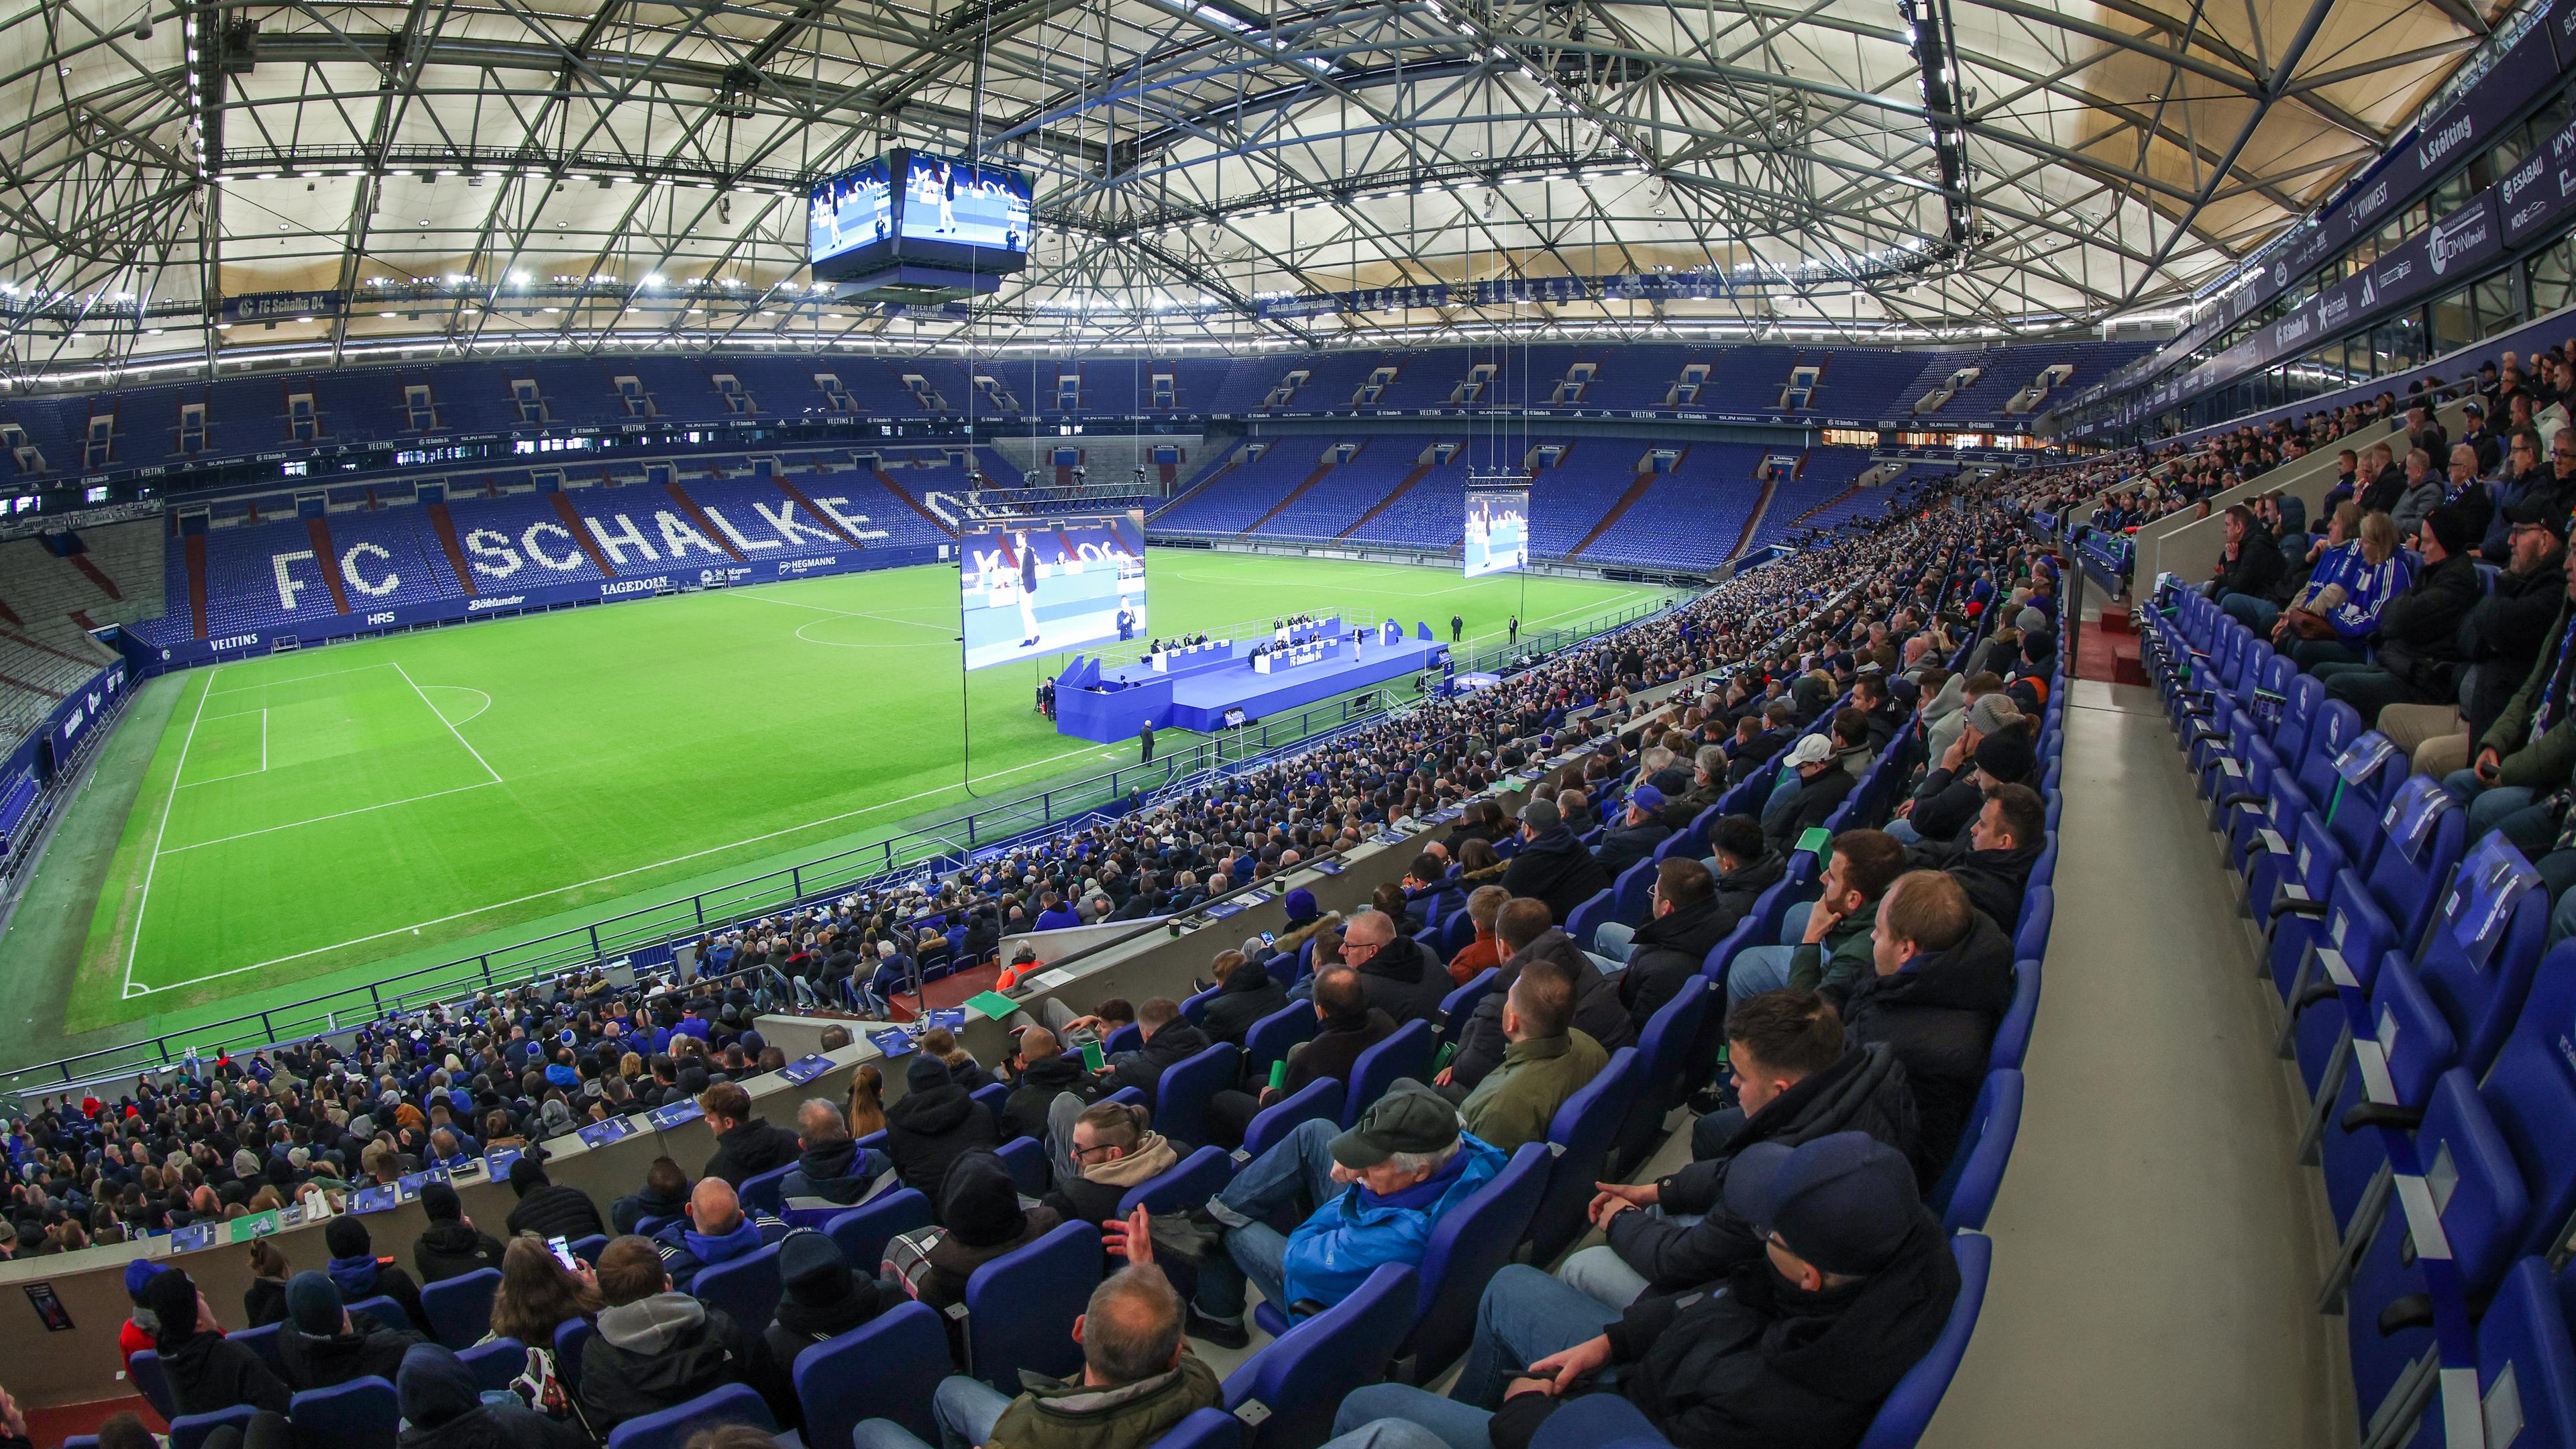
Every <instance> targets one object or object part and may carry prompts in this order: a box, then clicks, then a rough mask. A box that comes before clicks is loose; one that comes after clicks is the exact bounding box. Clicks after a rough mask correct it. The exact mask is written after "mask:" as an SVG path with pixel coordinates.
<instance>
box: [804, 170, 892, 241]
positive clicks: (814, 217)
mask: <svg viewBox="0 0 2576 1449" xmlns="http://www.w3.org/2000/svg"><path fill="white" fill-rule="evenodd" d="M893 240H894V179H893V168H892V167H891V165H890V164H889V162H888V158H886V157H884V156H879V157H878V158H877V159H875V160H874V161H870V162H869V163H867V164H866V165H864V166H859V167H854V168H852V169H851V170H848V171H844V172H842V173H841V174H840V175H838V176H835V177H833V178H831V179H830V180H828V181H825V182H823V183H821V184H820V185H817V186H816V187H815V188H814V190H813V192H812V194H811V195H810V196H809V197H808V198H807V208H806V217H805V242H806V255H807V259H808V260H810V261H811V262H812V263H813V264H814V266H815V267H816V268H818V269H822V268H826V267H828V266H829V265H830V264H831V263H833V262H834V261H836V260H839V259H842V258H845V257H847V256H849V254H850V253H852V252H855V251H857V250H858V249H859V248H861V247H864V246H872V245H875V244H877V243H880V242H883V243H889V244H890V243H892V242H893ZM886 250H887V252H888V253H891V251H892V250H893V248H892V247H891V245H889V246H888V247H887V248H886Z"/></svg>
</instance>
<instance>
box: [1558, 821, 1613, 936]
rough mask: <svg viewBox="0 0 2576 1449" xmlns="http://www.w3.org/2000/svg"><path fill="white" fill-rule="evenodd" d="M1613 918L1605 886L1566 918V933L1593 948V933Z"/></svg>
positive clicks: (1607, 889)
mask: <svg viewBox="0 0 2576 1449" xmlns="http://www.w3.org/2000/svg"><path fill="white" fill-rule="evenodd" d="M1587 843H1588V842H1587ZM1611 919H1613V916H1612V913H1611V909H1610V891H1609V888H1608V887H1606V886H1605V887H1603V888H1602V889H1601V890H1599V891H1596V892H1594V893H1593V895H1592V898H1591V899H1589V900H1587V901H1585V902H1584V903H1583V904H1581V905H1579V906H1576V907H1575V908H1574V912H1573V914H1571V915H1569V916H1567V917H1566V918H1565V934H1566V935H1568V936H1570V937H1572V938H1573V940H1574V944H1575V945H1577V946H1580V947H1582V948H1583V949H1585V950H1587V951H1588V950H1590V949H1592V933H1593V932H1594V931H1595V930H1597V929H1599V927H1600V925H1601V923H1602V922H1603V921H1607V920H1611Z"/></svg>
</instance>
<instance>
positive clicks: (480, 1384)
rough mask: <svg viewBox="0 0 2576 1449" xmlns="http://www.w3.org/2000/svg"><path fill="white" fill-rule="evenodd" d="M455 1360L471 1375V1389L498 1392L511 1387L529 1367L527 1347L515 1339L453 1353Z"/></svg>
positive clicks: (497, 1341)
mask: <svg viewBox="0 0 2576 1449" xmlns="http://www.w3.org/2000/svg"><path fill="white" fill-rule="evenodd" d="M456 1361H457V1362H459V1363H461V1364H463V1365H465V1371H466V1372H467V1373H470V1374H472V1375H474V1387H476V1388H478V1389H481V1390H482V1391H483V1392H485V1393H487V1394H488V1393H497V1392H499V1391H500V1390H502V1389H506V1388H508V1387H509V1386H510V1381H511V1380H512V1379H515V1378H517V1377H518V1376H519V1374H520V1372H521V1371H522V1370H524V1369H526V1368H527V1366H528V1346H527V1345H526V1344H524V1343H521V1342H519V1341H518V1340H517V1339H515V1338H496V1339H493V1340H492V1341H490V1342H489V1343H478V1344H476V1345H474V1346H473V1347H471V1348H461V1349H458V1350H457V1351H456Z"/></svg>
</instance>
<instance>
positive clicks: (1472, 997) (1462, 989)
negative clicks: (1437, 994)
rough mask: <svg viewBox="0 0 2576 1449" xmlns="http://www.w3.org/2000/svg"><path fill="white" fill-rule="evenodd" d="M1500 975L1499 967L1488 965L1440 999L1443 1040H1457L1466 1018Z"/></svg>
mask: <svg viewBox="0 0 2576 1449" xmlns="http://www.w3.org/2000/svg"><path fill="white" fill-rule="evenodd" d="M1502 975H1503V972H1502V968H1501V967H1499V966H1488V967H1486V968H1485V969H1484V970H1482V971H1479V972H1477V973H1476V974H1475V975H1473V976H1471V977H1469V978H1467V980H1466V981H1465V982H1464V983H1463V984H1461V985H1459V986H1457V987H1456V988H1454V989H1452V990H1451V991H1450V993H1449V994H1448V995H1447V996H1444V997H1442V998H1441V999H1440V1020H1441V1022H1442V1026H1441V1028H1440V1035H1441V1038H1442V1039H1443V1040H1445V1041H1456V1040H1458V1038H1459V1034H1460V1033H1462V1032H1464V1031H1465V1030H1466V1029H1467V1019H1468V1018H1469V1017H1472V1016H1474V1015H1475V1014H1476V1007H1477V1006H1478V1004H1480V1003H1481V1002H1483V1001H1484V999H1485V997H1486V996H1487V995H1489V994H1491V993H1492V991H1493V989H1494V983H1495V982H1497V981H1500V980H1501V979H1502Z"/></svg>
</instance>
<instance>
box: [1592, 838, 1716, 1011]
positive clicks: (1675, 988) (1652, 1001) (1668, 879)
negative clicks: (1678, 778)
mask: <svg viewBox="0 0 2576 1449" xmlns="http://www.w3.org/2000/svg"><path fill="white" fill-rule="evenodd" d="M1654 913H1655V914H1654V917H1653V919H1651V920H1649V921H1647V922H1646V924H1644V925H1642V926H1639V927H1638V928H1637V929H1636V932H1635V934H1634V935H1628V931H1627V928H1626V927H1624V926H1623V927H1621V928H1620V929H1619V932H1618V934H1620V935H1628V942H1627V946H1626V954H1627V958H1628V962H1627V969H1626V970H1624V971H1621V972H1619V973H1618V974H1617V975H1616V976H1615V977H1613V978H1612V980H1611V986H1612V989H1613V990H1615V991H1617V992H1618V994H1619V1002H1620V1004H1621V1005H1623V1006H1625V1007H1626V1008H1627V1009H1628V1020H1629V1021H1630V1022H1631V1023H1633V1024H1634V1025H1635V1026H1636V1028H1637V1034H1638V1035H1639V1036H1643V1035H1645V1032H1646V1023H1647V1022H1649V1021H1651V1020H1653V1019H1654V1015H1655V1013H1656V1012H1658V1011H1661V1010H1663V1009H1664V1003H1666V1002H1668V1001H1670V1000H1672V999H1673V998H1674V997H1675V996H1677V995H1679V994H1680V993H1681V989H1682V987H1683V986H1684V985H1685V984H1687V983H1688V982H1689V981H1690V979H1691V978H1692V977H1694V976H1697V975H1698V974H1699V970H1700V967H1701V965H1702V964H1704V963H1705V962H1706V961H1707V960H1708V953H1709V950H1710V948H1712V947H1714V946H1716V945H1717V943H1718V942H1720V941H1723V940H1725V939H1726V933H1727V932H1729V931H1731V930H1733V929H1734V928H1735V922H1734V921H1733V920H1731V919H1729V918H1728V916H1727V914H1726V913H1725V912H1724V911H1722V910H1720V909H1719V908H1718V904H1717V878H1716V877H1715V876H1712V875H1710V874H1709V873H1708V867H1707V866H1704V865H1702V864H1700V863H1699V862H1698V861H1696V860H1691V859H1689V858H1687V857H1685V856H1673V857H1671V858H1670V859H1668V860H1666V861H1664V862H1663V863H1662V864H1661V865H1658V866H1656V867H1655V892H1654ZM1594 939H1595V940H1596V941H1598V942H1600V943H1602V944H1604V945H1615V942H1614V941H1613V939H1612V932H1611V929H1610V927H1609V926H1608V925H1604V926H1603V927H1602V928H1601V930H1600V932H1599V933H1598V934H1597V935H1596V936H1595V937H1594Z"/></svg>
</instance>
